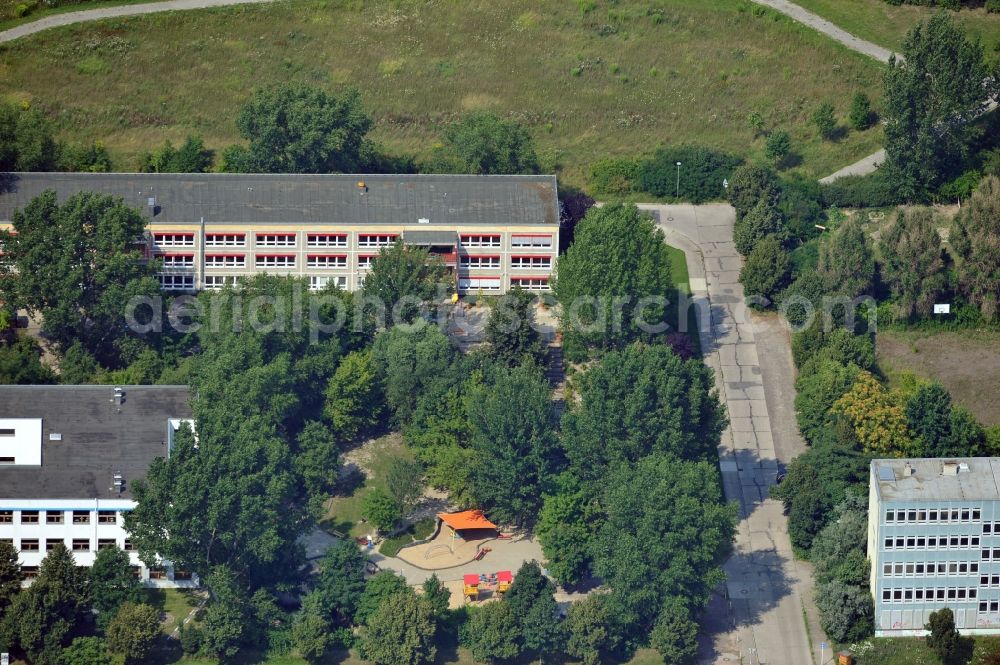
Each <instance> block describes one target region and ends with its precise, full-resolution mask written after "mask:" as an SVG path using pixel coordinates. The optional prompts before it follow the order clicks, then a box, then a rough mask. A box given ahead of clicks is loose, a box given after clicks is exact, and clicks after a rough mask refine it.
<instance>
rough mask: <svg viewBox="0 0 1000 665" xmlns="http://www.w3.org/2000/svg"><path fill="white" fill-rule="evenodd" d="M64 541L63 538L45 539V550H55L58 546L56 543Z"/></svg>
mask: <svg viewBox="0 0 1000 665" xmlns="http://www.w3.org/2000/svg"><path fill="white" fill-rule="evenodd" d="M62 541H63V540H62V538H46V539H45V551H46V552H51V551H52V550H54V549H55V548H56V545H58V544H59V543H61V542H62Z"/></svg>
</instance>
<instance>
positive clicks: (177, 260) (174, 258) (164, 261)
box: [156, 254, 194, 269]
mask: <svg viewBox="0 0 1000 665" xmlns="http://www.w3.org/2000/svg"><path fill="white" fill-rule="evenodd" d="M156 258H157V259H159V260H160V265H161V266H162V267H163V268H164V269H170V268H188V269H190V268H194V254H157V255H156Z"/></svg>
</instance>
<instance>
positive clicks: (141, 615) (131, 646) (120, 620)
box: [106, 602, 160, 663]
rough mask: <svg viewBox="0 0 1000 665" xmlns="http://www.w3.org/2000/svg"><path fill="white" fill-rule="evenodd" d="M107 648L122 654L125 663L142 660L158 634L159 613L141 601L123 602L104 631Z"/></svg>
mask: <svg viewBox="0 0 1000 665" xmlns="http://www.w3.org/2000/svg"><path fill="white" fill-rule="evenodd" d="M106 635H107V640H108V650H110V651H111V652H112V653H118V654H121V655H122V656H124V658H125V662H126V663H141V662H144V661H145V659H146V657H147V656H148V655H149V652H150V650H151V649H152V647H153V643H154V642H155V641H156V639H157V638H158V637H159V636H160V613H159V612H158V611H156V609H155V608H153V607H150V606H149V605H143V604H141V603H132V602H127V603H124V604H123V605H122V606H121V607H119V608H118V612H117V613H116V614H115V616H114V618H113V619H111V622H110V623H108V628H107V631H106Z"/></svg>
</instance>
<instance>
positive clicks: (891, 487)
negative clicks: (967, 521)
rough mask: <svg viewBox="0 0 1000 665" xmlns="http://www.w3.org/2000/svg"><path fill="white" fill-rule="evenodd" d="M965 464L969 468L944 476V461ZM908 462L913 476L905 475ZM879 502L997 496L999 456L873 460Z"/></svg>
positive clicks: (999, 468)
mask: <svg viewBox="0 0 1000 665" xmlns="http://www.w3.org/2000/svg"><path fill="white" fill-rule="evenodd" d="M945 462H955V463H957V464H959V465H961V464H966V465H968V471H959V472H958V473H957V474H955V475H944V473H943V469H944V463H945ZM906 464H909V465H910V467H911V468H912V469H913V475H911V476H908V477H907V476H906V475H905V468H906ZM871 468H872V474H871V477H872V478H877V479H878V480H877V481H876V482H878V494H879V497H880V499H881V500H882V501H962V500H968V501H987V500H990V499H1000V458H997V457H957V458H944V459H933V458H921V459H906V458H903V459H876V460H872V466H871Z"/></svg>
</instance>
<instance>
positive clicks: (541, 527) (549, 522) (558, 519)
mask: <svg viewBox="0 0 1000 665" xmlns="http://www.w3.org/2000/svg"><path fill="white" fill-rule="evenodd" d="M563 477H565V475H564V476H563ZM599 520H600V507H599V506H598V505H597V502H596V501H595V499H594V497H592V496H591V495H590V494H589V493H588V492H585V491H584V490H582V489H580V488H578V487H572V486H570V487H565V488H562V487H561V488H560V489H559V491H557V492H556V493H554V494H547V495H545V497H544V502H543V504H542V510H541V512H540V513H539V515H538V524H537V525H536V526H535V533H536V534H537V535H538V540H539V542H540V543H541V545H542V551H543V552H544V553H545V558H546V561H547V566H548V569H549V572H550V573H551V574H552V576H553V577H554V578H555V579H556V580H557V581H558V582H559V583H560V584H562V585H564V586H568V585H574V584H579V583H580V582H582V581H583V580H584V579H585V578H586V576H587V574H588V572H589V571H590V563H591V557H590V541H591V534H592V533H593V531H594V528H595V525H596V524H597V523H598V522H599Z"/></svg>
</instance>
